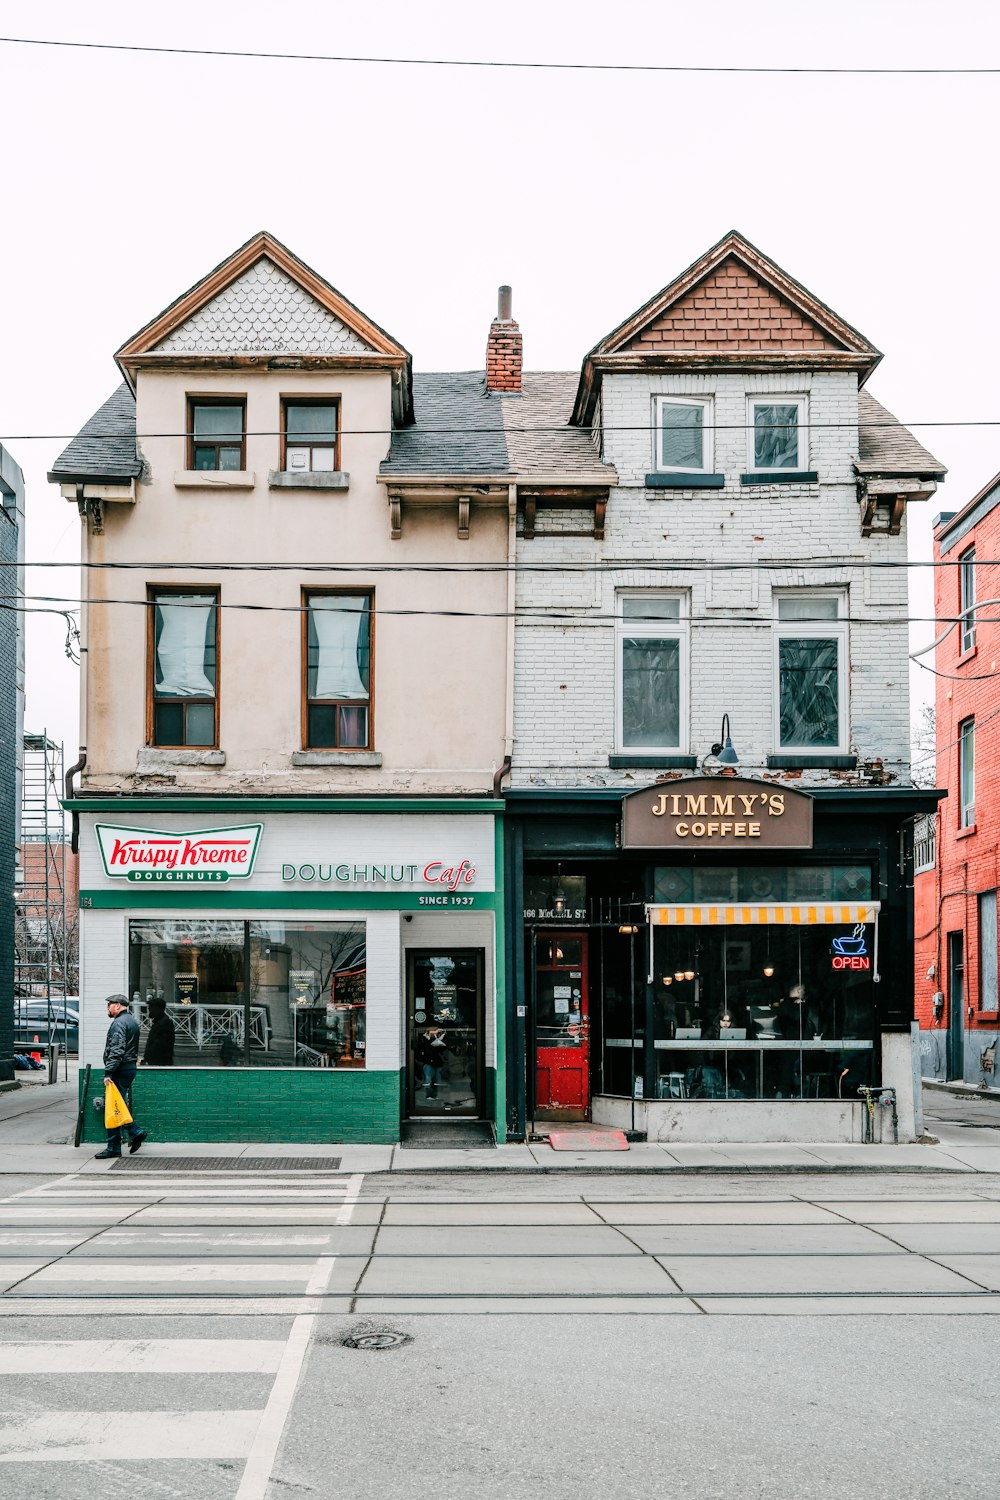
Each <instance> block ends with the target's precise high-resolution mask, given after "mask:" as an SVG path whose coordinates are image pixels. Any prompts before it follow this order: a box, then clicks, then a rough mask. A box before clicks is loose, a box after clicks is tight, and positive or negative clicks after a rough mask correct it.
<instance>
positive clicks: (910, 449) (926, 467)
mask: <svg viewBox="0 0 1000 1500" xmlns="http://www.w3.org/2000/svg"><path fill="white" fill-rule="evenodd" d="M858 446H859V453H858V461H857V463H856V464H855V468H856V469H857V471H858V473H859V474H868V475H881V476H883V477H884V478H886V479H889V478H892V479H898V478H904V477H905V478H910V477H912V478H916V479H943V478H944V476H945V475H946V474H947V472H948V470H947V469H946V468H945V466H944V464H943V463H941V462H940V461H939V460H938V459H936V458H935V457H934V455H933V454H931V453H928V451H927V449H926V448H925V447H924V446H923V444H922V443H918V442H917V440H916V438H915V437H914V436H913V433H912V432H909V431H908V430H907V429H906V428H905V427H904V426H903V424H902V422H900V421H898V420H897V418H896V417H894V416H893V414H892V412H891V411H887V410H886V409H885V407H884V406H883V405H882V404H881V402H878V401H876V400H875V397H874V396H872V395H870V394H869V392H868V391H859V392H858Z"/></svg>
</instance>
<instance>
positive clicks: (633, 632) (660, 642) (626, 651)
mask: <svg viewBox="0 0 1000 1500" xmlns="http://www.w3.org/2000/svg"><path fill="white" fill-rule="evenodd" d="M616 637H617V659H618V661H617V665H618V705H617V707H618V736H617V738H618V746H619V749H620V750H624V751H628V750H636V751H651V750H652V751H656V750H672V751H678V750H681V749H683V741H684V740H685V739H686V730H687V715H686V709H685V700H686V694H687V643H688V621H687V601H686V599H685V597H684V596H683V595H681V594H653V593H648V594H622V595H620V596H619V599H618V618H617V621H616Z"/></svg>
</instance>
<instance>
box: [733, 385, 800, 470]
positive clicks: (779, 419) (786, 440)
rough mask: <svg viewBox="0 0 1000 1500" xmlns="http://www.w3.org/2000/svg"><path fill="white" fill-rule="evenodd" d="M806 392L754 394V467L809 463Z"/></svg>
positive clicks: (750, 412)
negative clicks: (804, 394) (763, 395)
mask: <svg viewBox="0 0 1000 1500" xmlns="http://www.w3.org/2000/svg"><path fill="white" fill-rule="evenodd" d="M808 459H809V443H808V434H807V431H806V398H805V396H766V397H751V399H750V400H749V401H748V402H747V463H748V466H749V467H750V468H751V469H765V470H766V469H775V470H777V471H779V472H780V471H781V470H782V469H792V470H805V469H807V468H808V467H809V464H808Z"/></svg>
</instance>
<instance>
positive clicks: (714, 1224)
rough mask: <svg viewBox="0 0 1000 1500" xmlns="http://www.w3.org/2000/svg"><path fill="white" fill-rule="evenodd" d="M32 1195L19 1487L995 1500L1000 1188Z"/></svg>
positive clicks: (790, 1180) (0, 1267) (22, 1197)
mask: <svg viewBox="0 0 1000 1500" xmlns="http://www.w3.org/2000/svg"><path fill="white" fill-rule="evenodd" d="M7 1182H8V1184H9V1186H8V1193H7V1199H6V1201H5V1202H4V1203H3V1204H2V1205H0V1226H2V1227H0V1276H2V1278H3V1279H2V1281H0V1286H2V1287H3V1288H4V1289H5V1290H4V1291H3V1294H2V1296H0V1395H2V1398H3V1399H2V1402H0V1405H2V1407H3V1409H4V1412H5V1415H4V1416H3V1417H2V1418H0V1464H4V1465H9V1466H10V1474H9V1478H8V1484H9V1487H10V1489H11V1490H13V1487H14V1485H17V1486H18V1488H19V1490H23V1492H25V1493H32V1494H33V1495H35V1496H39V1497H60V1500H62V1497H67V1500H68V1497H73V1500H76V1497H81V1500H89V1497H91V1496H94V1497H96V1496H98V1495H100V1496H101V1497H105V1496H106V1495H107V1494H108V1492H109V1490H112V1489H117V1490H121V1491H122V1492H123V1493H130V1494H139V1495H143V1496H146V1495H151V1496H171V1495H184V1496H186V1497H199V1500H200V1497H205V1500H263V1497H268V1500H273V1497H276V1496H279V1495H285V1496H287V1495H303V1496H306V1495H310V1494H314V1495H317V1496H324V1497H325V1496H330V1495H336V1494H339V1493H341V1492H343V1493H345V1494H350V1495H352V1496H357V1497H362V1500H367V1497H369V1496H371V1497H374V1496H379V1497H383V1496H386V1495H389V1496H394V1495H399V1496H406V1497H407V1500H418V1497H419V1500H423V1497H425V1496H426V1497H431V1496H435V1497H441V1496H445V1497H449V1500H450V1497H452V1496H455V1497H458V1496H464V1495H466V1494H472V1493H474V1494H479V1493H482V1492H489V1493H495V1494H500V1495H503V1496H511V1497H517V1500H519V1497H522V1496H524V1497H527V1496H529V1495H530V1496H532V1497H534V1496H537V1494H538V1493H539V1492H542V1493H544V1494H545V1495H546V1496H547V1497H552V1500H563V1497H566V1500H569V1497H571V1496H572V1497H573V1500H580V1497H590V1496H594V1497H598V1496H600V1497H618V1496H622V1497H624V1496H629V1497H632V1496H635V1495H636V1494H637V1493H647V1494H656V1495H659V1494H670V1495H674V1494H676V1495H683V1496H685V1497H688V1496H690V1497H696V1500H700V1497H702V1496H706V1497H707V1496H713V1497H717V1496H719V1495H732V1496H740V1497H743V1496H757V1495H761V1496H763V1495H765V1494H766V1495H768V1496H776V1497H785V1496H787V1497H789V1500H791V1497H806V1496H834V1495H836V1496H838V1497H840V1496H843V1495H845V1494H849V1495H854V1494H858V1495H860V1494H865V1495H866V1496H867V1495H871V1496H883V1495H884V1496H889V1495H897V1494H899V1493H900V1492H902V1493H906V1494H908V1495H909V1496H913V1497H938V1496H940V1497H944V1496H948V1497H952V1496H955V1495H961V1496H963V1497H973V1496H982V1497H987V1496H989V1497H990V1500H992V1497H993V1496H995V1494H996V1477H995V1463H994V1462H993V1461H992V1459H991V1458H990V1457H989V1456H988V1454H986V1455H985V1456H984V1445H983V1443H982V1442H981V1441H979V1440H977V1441H975V1442H973V1441H970V1440H969V1435H970V1433H973V1434H976V1433H978V1434H979V1438H980V1439H981V1438H982V1436H983V1434H986V1433H989V1432H990V1431H991V1430H992V1425H993V1415H994V1413H993V1407H994V1403H995V1367H996V1337H997V1332H998V1331H1000V1324H998V1322H997V1321H996V1317H997V1314H998V1313H1000V1295H998V1292H1000V1177H997V1176H991V1175H986V1174H976V1175H974V1176H968V1177H955V1176H948V1177H943V1176H941V1175H939V1174H936V1173H931V1174H913V1175H898V1174H893V1175H882V1174H877V1173H873V1174H870V1175H869V1174H864V1175H858V1174H852V1175H851V1176H849V1177H847V1176H845V1177H840V1176H836V1175H824V1176H822V1177H805V1176H802V1175H801V1174H796V1175H795V1176H793V1177H769V1176H763V1175H754V1176H752V1177H749V1176H747V1175H741V1176H734V1177H732V1178H730V1177H721V1176H718V1175H713V1176H712V1177H711V1178H700V1177H699V1176H698V1175H697V1174H689V1175H686V1176H685V1177H683V1178H680V1179H678V1178H666V1177H663V1176H647V1175H645V1174H639V1173H631V1174H629V1175H627V1176H625V1175H623V1176H620V1177H619V1176H613V1177H608V1176H600V1177H596V1176H589V1177H588V1176H585V1175H581V1174H580V1173H569V1172H567V1173H565V1174H559V1175H554V1176H547V1177H546V1178H545V1179H544V1180H539V1179H538V1178H537V1177H528V1176H522V1175H519V1174H514V1175H504V1176H503V1177H495V1176H491V1175H487V1174H473V1175H466V1176H462V1175H441V1176H436V1175H428V1176H420V1177H418V1178H414V1177H409V1176H393V1177H391V1178H390V1177H389V1176H382V1177H377V1176H369V1177H364V1178H361V1177H350V1178H346V1177H344V1176H336V1175H331V1176H328V1177H324V1176H322V1175H318V1174H308V1175H307V1176H305V1177H304V1176H303V1175H302V1174H295V1173H292V1172H288V1171H285V1172H282V1171H276V1172H275V1173H274V1174H268V1177H267V1179H261V1178H260V1177H259V1176H258V1175H256V1174H255V1175H254V1177H253V1178H252V1180H250V1181H247V1180H246V1174H244V1176H243V1177H242V1178H241V1177H240V1174H238V1173H236V1172H231V1173H227V1174H224V1175H221V1176H211V1177H210V1176H206V1175H205V1174H202V1173H197V1174H191V1175H190V1176H187V1175H182V1174H180V1173H177V1172H176V1171H163V1172H156V1173H153V1172H150V1171H148V1170H145V1171H142V1170H139V1169H130V1168H127V1167H126V1168H124V1169H115V1170H114V1171H113V1172H108V1173H107V1174H106V1175H102V1176H100V1177H99V1178H97V1177H94V1176H89V1177H86V1178H80V1177H71V1178H47V1179H44V1180H42V1181H41V1182H36V1181H35V1179H29V1180H27V1181H22V1180H20V1179H7ZM14 1183H16V1184H17V1186H16V1188H14V1189H13V1190H11V1187H12V1185H13V1184H14ZM29 1183H30V1185H28V1184H29ZM372 1334H374V1335H376V1336H377V1338H376V1342H377V1343H383V1342H385V1343H386V1344H387V1346H386V1347H375V1348H371V1347H361V1348H351V1347H346V1346H345V1344H344V1340H345V1339H346V1338H351V1337H354V1338H357V1337H358V1336H359V1335H360V1336H361V1341H362V1344H364V1343H365V1336H370V1335H372ZM387 1335H399V1336H400V1342H398V1343H396V1342H395V1341H394V1340H391V1339H386V1337H385V1336H387ZM990 1446H991V1444H990V1443H987V1444H986V1445H985V1448H986V1449H989V1448H990Z"/></svg>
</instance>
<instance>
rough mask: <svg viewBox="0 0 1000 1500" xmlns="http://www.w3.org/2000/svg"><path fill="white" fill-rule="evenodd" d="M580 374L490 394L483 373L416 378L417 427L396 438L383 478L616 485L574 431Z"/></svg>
mask: <svg viewBox="0 0 1000 1500" xmlns="http://www.w3.org/2000/svg"><path fill="white" fill-rule="evenodd" d="M576 381H577V377H576V374H575V372H573V371H566V372H563V371H557V372H548V373H539V372H534V371H527V372H525V374H524V376H523V387H524V388H523V390H522V392H521V394H520V395H519V396H518V395H512V394H503V393H501V392H497V391H492V392H490V393H487V392H486V390H485V385H484V379H483V373H482V371H481V370H468V371H462V372H459V373H446V374H426V375H414V377H413V404H414V408H415V411H416V421H415V422H414V424H413V425H412V426H411V427H405V428H401V429H399V430H398V431H396V432H394V433H393V435H392V445H391V447H390V449H389V457H388V458H387V459H385V460H384V461H383V463H382V465H381V472H382V473H383V474H400V475H404V474H441V475H451V474H454V475H464V474H482V475H496V476H500V475H511V476H513V475H515V474H518V475H522V476H523V475H528V474H532V475H533V474H538V475H539V476H544V475H547V474H561V475H566V476H572V477H575V478H579V479H592V480H600V481H603V482H604V483H606V484H614V483H616V481H617V475H616V473H615V471H614V469H613V468H611V466H610V465H609V464H604V463H602V462H601V460H600V459H599V458H598V456H597V453H596V451H595V449H594V446H593V444H592V443H591V441H590V438H589V436H588V434H587V433H586V432H584V431H583V430H581V429H580V428H579V427H570V426H569V425H568V423H569V417H570V412H571V411H572V408H573V397H574V394H575V392H576Z"/></svg>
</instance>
